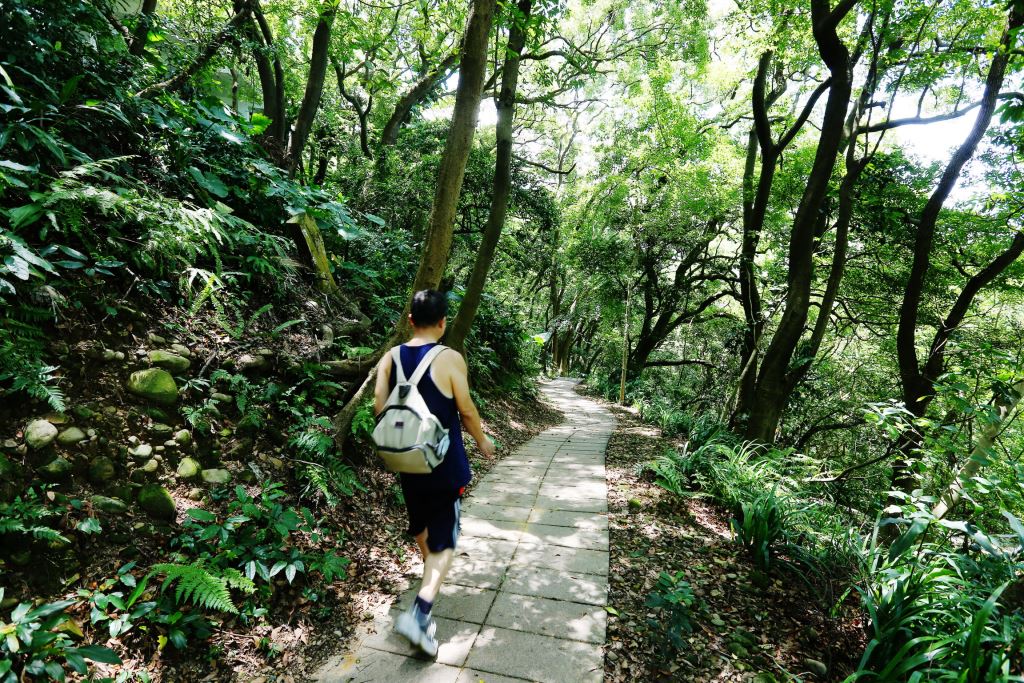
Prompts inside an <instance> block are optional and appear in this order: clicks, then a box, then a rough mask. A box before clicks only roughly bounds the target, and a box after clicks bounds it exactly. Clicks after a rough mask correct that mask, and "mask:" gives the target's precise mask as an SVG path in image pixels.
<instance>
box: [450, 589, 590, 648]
mask: <svg viewBox="0 0 1024 683" xmlns="http://www.w3.org/2000/svg"><path fill="white" fill-rule="evenodd" d="M607 623H608V613H607V612H605V610H604V608H603V607H598V606H596V605H586V604H583V603H579V602H569V601H567V600H552V599H550V598H533V597H527V596H523V595H517V594H515V593H505V592H502V593H498V597H497V598H495V600H494V604H493V605H492V606H491V612H490V614H488V615H487V624H486V625H487V626H500V627H501V628H508V629H512V630H513V631H526V632H527V633H539V634H541V635H545V636H555V637H556V638H568V639H569V640H581V641H583V642H587V643H596V644H598V645H601V644H603V643H604V636H605V630H606V628H607ZM438 630H440V624H439V625H438Z"/></svg>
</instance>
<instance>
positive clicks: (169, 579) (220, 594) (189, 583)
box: [150, 564, 238, 614]
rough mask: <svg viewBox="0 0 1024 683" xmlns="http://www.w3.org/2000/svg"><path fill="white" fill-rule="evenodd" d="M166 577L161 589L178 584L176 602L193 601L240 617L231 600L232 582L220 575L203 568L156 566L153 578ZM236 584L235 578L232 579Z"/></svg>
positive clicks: (200, 566)
mask: <svg viewBox="0 0 1024 683" xmlns="http://www.w3.org/2000/svg"><path fill="white" fill-rule="evenodd" d="M153 574H163V575H165V576H166V578H165V579H164V583H163V586H162V588H164V589H166V588H168V587H169V586H171V585H172V584H175V583H177V587H176V588H175V591H174V599H175V601H177V602H179V603H180V602H183V601H190V602H192V604H194V605H197V606H199V607H203V608H206V609H212V610H217V611H219V612H227V613H229V614H238V608H237V607H235V603H234V602H233V601H232V600H231V593H230V591H229V590H228V586H229V580H228V579H226V578H224V577H222V576H217V575H216V574H214V573H212V572H210V571H209V570H208V569H207V568H206V567H203V566H202V565H184V564H155V565H153V567H152V569H151V571H150V575H153ZM231 581H232V582H234V579H231Z"/></svg>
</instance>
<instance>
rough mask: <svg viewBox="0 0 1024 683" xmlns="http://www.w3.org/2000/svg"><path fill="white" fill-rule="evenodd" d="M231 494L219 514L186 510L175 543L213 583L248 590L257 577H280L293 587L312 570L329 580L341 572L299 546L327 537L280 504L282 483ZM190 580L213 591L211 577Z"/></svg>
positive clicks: (337, 563)
mask: <svg viewBox="0 0 1024 683" xmlns="http://www.w3.org/2000/svg"><path fill="white" fill-rule="evenodd" d="M231 493H232V494H233V495H232V496H231V497H230V498H229V500H228V505H227V510H226V513H225V514H224V515H223V516H218V515H215V514H214V513H212V512H209V511H207V510H202V509H199V508H193V509H191V510H189V511H188V512H187V515H188V519H187V520H186V521H185V524H184V532H183V533H182V534H181V535H180V536H179V537H178V538H177V539H175V541H174V543H173V544H174V545H175V546H177V547H179V548H180V549H181V550H182V552H183V553H184V554H185V555H187V556H188V557H189V558H192V559H193V561H197V562H198V563H199V565H200V566H202V567H203V569H204V572H206V573H208V574H210V575H211V576H212V577H213V579H217V580H222V581H223V583H222V585H223V586H225V587H241V586H239V585H238V584H237V583H234V582H241V581H243V580H244V581H245V582H248V583H245V584H244V585H245V586H248V585H251V582H252V581H254V580H256V579H257V578H258V579H260V580H261V581H262V582H264V583H269V582H270V581H271V580H272V579H273V578H274V577H275V576H277V575H278V574H281V573H283V575H284V577H285V578H286V579H287V580H288V583H292V582H293V581H294V580H295V578H296V576H297V575H299V574H306V573H308V572H309V571H311V570H313V569H316V570H320V571H324V573H325V574H330V575H331V577H332V578H334V577H337V576H339V575H340V573H341V572H343V564H342V560H340V559H338V558H333V557H332V558H326V559H325V558H324V556H321V555H317V554H313V553H309V552H306V551H304V550H302V549H301V548H300V547H299V544H300V542H302V540H303V539H304V538H308V540H309V542H311V543H314V544H316V543H320V542H325V541H327V540H329V537H328V536H327V535H326V534H325V533H324V532H323V531H322V530H321V529H320V528H319V527H318V525H317V524H316V523H315V521H314V519H313V515H312V513H311V512H310V511H309V510H308V509H306V508H299V509H295V508H292V507H288V506H286V505H285V504H284V502H283V499H284V497H285V493H284V490H283V486H282V485H281V484H280V483H277V482H265V483H264V484H263V486H262V489H261V491H260V493H259V495H258V496H250V495H249V494H248V493H246V491H245V489H243V488H242V487H241V486H236V487H235V489H234V490H233V491H232V492H231ZM239 572H241V573H239ZM193 578H195V579H196V580H197V581H200V580H201V581H205V582H206V583H208V584H209V585H210V586H211V587H212V580H211V579H208V578H203V577H193ZM196 585H197V586H199V585H202V584H201V583H197V584H196ZM180 587H181V584H179V589H180ZM221 597H223V594H221ZM217 604H218V605H221V604H224V603H220V602H218V603H217Z"/></svg>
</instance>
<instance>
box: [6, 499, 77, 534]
mask: <svg viewBox="0 0 1024 683" xmlns="http://www.w3.org/2000/svg"><path fill="white" fill-rule="evenodd" d="M44 500H45V499H44V498H43V497H42V496H40V495H39V492H38V491H37V490H36V489H34V488H29V489H28V490H27V491H26V492H25V493H24V495H21V496H17V497H15V499H14V500H13V501H11V502H9V503H3V502H0V537H2V536H4V535H5V534H18V535H22V536H28V537H31V538H34V539H38V540H40V541H48V542H53V541H56V542H60V543H70V541H69V540H68V538H67V537H66V536H64V535H63V534H62V533H60V532H59V531H57V530H56V529H54V528H53V527H52V526H50V525H49V524H47V523H46V520H50V519H53V518H55V517H60V514H61V513H60V512H59V511H58V510H56V509H55V508H53V507H51V506H49V505H47V504H46V503H45V502H44Z"/></svg>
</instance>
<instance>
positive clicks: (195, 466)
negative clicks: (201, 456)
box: [178, 458, 203, 479]
mask: <svg viewBox="0 0 1024 683" xmlns="http://www.w3.org/2000/svg"><path fill="white" fill-rule="evenodd" d="M202 469H203V466H202V465H200V464H199V461H197V460H195V459H194V458H182V459H181V462H179V463H178V478H179V479H195V478H196V477H198V476H199V473H200V472H201V471H202Z"/></svg>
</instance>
